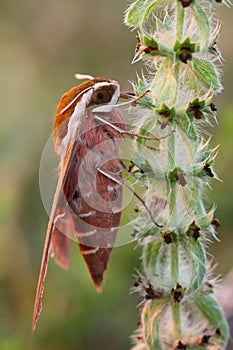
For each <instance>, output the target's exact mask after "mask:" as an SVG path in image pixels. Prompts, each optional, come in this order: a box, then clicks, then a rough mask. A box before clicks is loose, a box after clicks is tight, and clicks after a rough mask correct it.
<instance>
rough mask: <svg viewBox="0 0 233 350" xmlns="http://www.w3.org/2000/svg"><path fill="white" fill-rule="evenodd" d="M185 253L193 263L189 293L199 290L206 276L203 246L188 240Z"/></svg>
mask: <svg viewBox="0 0 233 350" xmlns="http://www.w3.org/2000/svg"><path fill="white" fill-rule="evenodd" d="M187 251H189V252H190V253H191V256H192V258H191V260H192V263H193V269H192V286H191V288H190V289H189V292H191V291H196V290H197V289H198V288H200V285H201V283H202V282H203V279H204V277H205V274H206V255H205V250H204V248H203V245H202V244H201V242H200V241H199V240H196V241H195V240H194V239H190V240H189V241H188V243H187Z"/></svg>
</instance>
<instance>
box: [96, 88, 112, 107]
mask: <svg viewBox="0 0 233 350" xmlns="http://www.w3.org/2000/svg"><path fill="white" fill-rule="evenodd" d="M111 98H112V94H111V93H110V91H109V90H106V89H105V90H97V91H94V93H93V96H92V101H93V102H94V104H101V103H108V102H110V101H111Z"/></svg>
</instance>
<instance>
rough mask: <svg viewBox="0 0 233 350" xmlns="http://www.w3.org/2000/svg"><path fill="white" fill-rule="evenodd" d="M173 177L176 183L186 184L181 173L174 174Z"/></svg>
mask: <svg viewBox="0 0 233 350" xmlns="http://www.w3.org/2000/svg"><path fill="white" fill-rule="evenodd" d="M175 178H176V180H177V181H178V184H179V185H181V186H182V187H184V186H186V185H187V181H186V180H185V177H184V175H183V174H175Z"/></svg>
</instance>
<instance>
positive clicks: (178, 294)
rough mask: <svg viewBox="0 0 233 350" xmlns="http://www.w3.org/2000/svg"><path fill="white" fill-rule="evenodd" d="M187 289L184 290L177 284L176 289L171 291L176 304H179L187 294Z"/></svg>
mask: <svg viewBox="0 0 233 350" xmlns="http://www.w3.org/2000/svg"><path fill="white" fill-rule="evenodd" d="M185 291H186V288H183V287H182V286H181V285H180V284H179V283H178V282H177V284H176V288H172V290H171V296H172V298H173V300H174V301H175V303H179V302H180V301H181V300H182V299H183V297H184V294H185Z"/></svg>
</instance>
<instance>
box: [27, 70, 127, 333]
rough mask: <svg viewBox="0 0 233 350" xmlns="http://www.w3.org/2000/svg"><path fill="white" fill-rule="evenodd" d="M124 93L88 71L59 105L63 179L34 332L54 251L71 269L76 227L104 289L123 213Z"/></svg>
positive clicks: (54, 207)
mask: <svg viewBox="0 0 233 350" xmlns="http://www.w3.org/2000/svg"><path fill="white" fill-rule="evenodd" d="M120 96H121V94H120V87H119V84H118V82H116V81H114V80H110V79H107V78H92V77H89V76H88V80H87V81H85V82H83V83H82V84H80V85H78V86H75V87H73V88H72V89H71V90H69V91H67V92H66V93H65V94H64V95H63V96H62V97H61V99H60V102H59V104H58V107H57V110H56V117H55V122H54V130H53V136H54V145H55V150H56V153H57V155H58V158H59V179H58V183H57V188H56V191H55V195H54V201H53V205H52V209H51V214H50V218H49V223H48V228H47V233H46V239H45V244H44V250H43V256H42V262H41V268H40V274H39V279H38V285H37V291H36V297H35V304H34V313H33V321H32V333H33V332H34V331H35V329H36V322H37V320H38V318H39V315H40V312H41V308H42V295H43V291H44V281H45V277H46V273H47V266H48V261H49V257H50V254H51V253H52V255H53V257H54V259H55V262H56V263H57V264H58V265H60V266H61V267H62V268H64V269H68V268H69V254H70V245H71V235H72V232H74V235H75V237H76V239H77V242H78V245H79V249H80V251H81V254H82V256H83V258H84V260H85V262H86V265H87V268H88V270H89V273H90V275H91V278H92V281H93V284H94V286H95V288H96V289H97V291H100V290H101V287H102V282H103V274H104V271H105V270H106V268H107V264H108V260H109V255H110V253H111V250H112V247H113V245H114V242H115V240H116V234H117V227H118V226H119V223H120V218H121V207H122V186H121V185H120V181H121V179H122V167H121V165H120V162H119V159H120V151H119V141H120V139H121V138H122V133H120V132H119V130H124V129H125V122H124V118H123V115H122V113H121V112H120V110H119V109H117V108H113V106H114V105H116V103H117V102H118V99H119V97H120ZM122 96H123V95H122ZM123 97H124V96H123ZM102 105H103V106H104V107H103V108H100V107H99V109H98V106H102ZM101 120H104V121H106V122H101ZM106 174H109V176H106Z"/></svg>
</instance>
